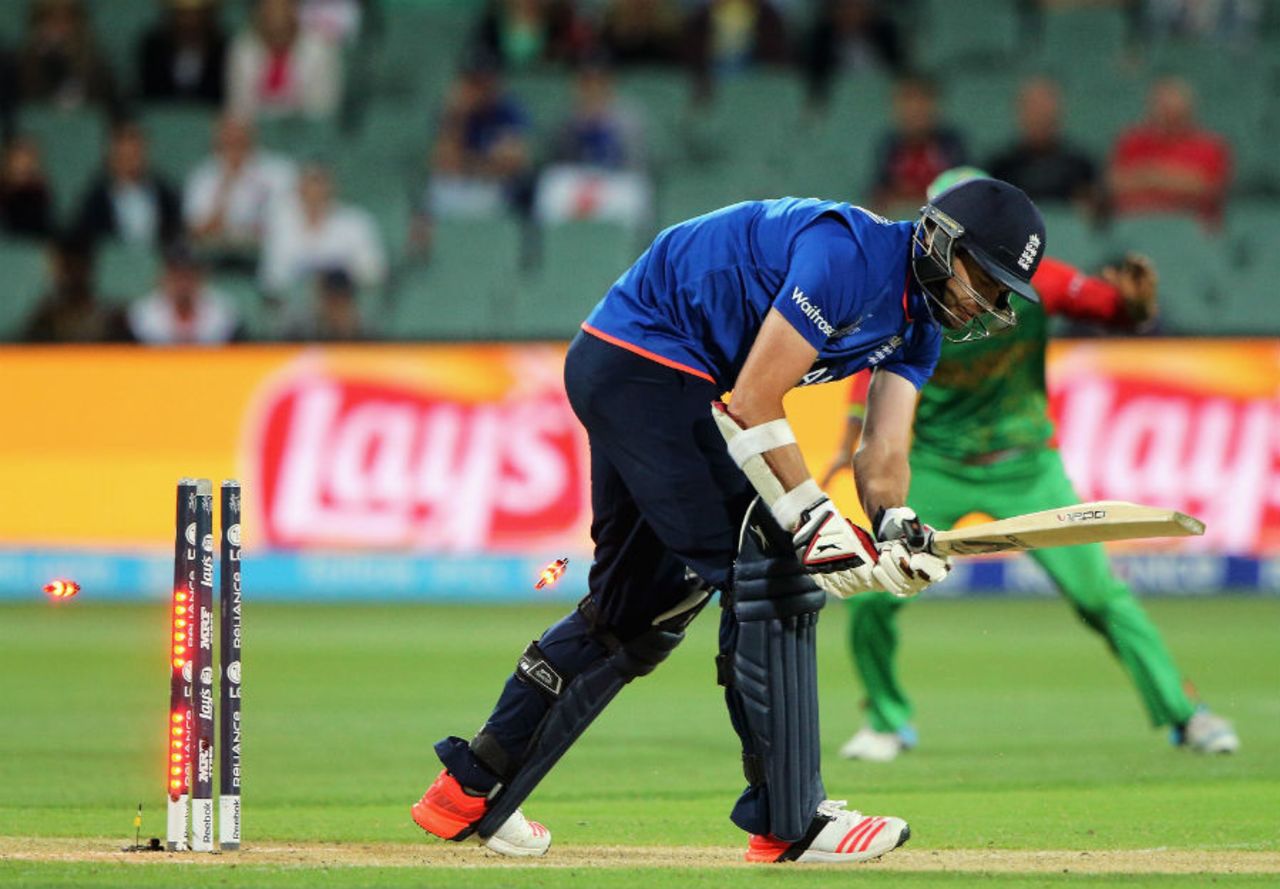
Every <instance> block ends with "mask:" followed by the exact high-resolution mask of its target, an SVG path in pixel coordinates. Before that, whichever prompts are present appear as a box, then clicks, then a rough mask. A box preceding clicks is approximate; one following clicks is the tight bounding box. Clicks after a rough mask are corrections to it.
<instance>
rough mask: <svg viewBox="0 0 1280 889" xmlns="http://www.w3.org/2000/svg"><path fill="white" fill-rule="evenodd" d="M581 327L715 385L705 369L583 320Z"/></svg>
mask: <svg viewBox="0 0 1280 889" xmlns="http://www.w3.org/2000/svg"><path fill="white" fill-rule="evenodd" d="M582 329H583V330H585V331H586V332H587V333H589V334H591V335H592V336H594V337H596V338H598V339H602V340H604V341H605V342H606V343H610V344H611V345H614V346H617V347H618V348H620V349H626V350H627V351H628V352H631V353H633V354H635V355H639V356H640V357H641V358H648V359H649V360H650V361H656V362H657V363H658V364H661V365H663V366H664V367H670V368H672V369H674V370H680V371H684V372H685V373H687V374H693V375H694V376H695V377H701V378H702V379H704V380H706V381H707V382H708V383H711V384H712V385H715V382H716V381H715V380H714V379H713V378H712V377H711V374H709V373H707V372H706V371H705V370H698V369H697V368H696V367H690V366H689V365H687V364H681V363H680V362H679V361H672V360H671V359H670V358H664V357H663V356H661V355H659V354H658V353H656V352H650V351H649V350H648V349H642V348H640V347H639V346H637V345H635V344H634V343H628V342H627V341H626V340H620V339H618V338H617V337H616V336H610V335H609V334H607V333H605V332H604V331H602V330H596V329H595V328H594V327H592V326H591V325H590V324H588V323H587V322H585V321H583V322H582Z"/></svg>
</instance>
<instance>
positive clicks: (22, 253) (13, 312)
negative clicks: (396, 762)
mask: <svg viewBox="0 0 1280 889" xmlns="http://www.w3.org/2000/svg"><path fill="white" fill-rule="evenodd" d="M45 263H46V259H45V249H44V247H42V246H40V245H39V244H36V243H34V242H30V241H16V240H7V239H2V238H0V269H3V270H4V282H5V285H4V299H2V300H0V342H2V341H5V340H12V339H17V338H18V337H20V336H21V335H22V332H23V330H24V329H25V328H26V325H27V321H28V319H29V318H30V317H31V314H32V312H34V311H35V308H36V306H37V305H38V304H39V302H40V297H41V296H42V295H43V293H44V289H45V268H46V266H45Z"/></svg>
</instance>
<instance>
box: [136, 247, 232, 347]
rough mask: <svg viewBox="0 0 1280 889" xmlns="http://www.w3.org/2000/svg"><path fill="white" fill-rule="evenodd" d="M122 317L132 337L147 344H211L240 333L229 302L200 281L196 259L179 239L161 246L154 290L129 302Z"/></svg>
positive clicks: (216, 343)
mask: <svg viewBox="0 0 1280 889" xmlns="http://www.w3.org/2000/svg"><path fill="white" fill-rule="evenodd" d="M125 317H126V323H127V325H128V330H129V334H130V335H131V336H132V338H133V339H134V340H136V341H137V342H139V343H145V344H146V345H150V346H178V345H203V346H212V345H218V344H221V343H227V342H230V341H232V340H234V339H239V338H240V335H241V331H240V321H239V318H238V316H237V314H236V310H235V307H234V305H233V304H232V302H231V300H230V299H228V298H227V297H226V296H225V295H224V294H222V293H220V292H219V291H217V290H215V289H214V288H213V287H211V286H209V284H208V283H206V281H205V278H204V269H203V267H202V266H201V264H200V262H199V260H198V259H197V258H196V256H195V254H194V253H192V252H191V249H190V248H189V247H188V246H187V245H185V244H183V243H181V242H175V243H174V244H171V245H170V246H169V247H168V248H166V249H165V252H164V269H163V270H162V271H161V273H160V279H159V281H157V282H156V289H155V290H153V291H151V293H149V294H147V295H146V296H144V297H142V298H140V299H137V300H134V301H133V302H132V303H131V304H130V305H129V309H128V312H127V313H126V316H125Z"/></svg>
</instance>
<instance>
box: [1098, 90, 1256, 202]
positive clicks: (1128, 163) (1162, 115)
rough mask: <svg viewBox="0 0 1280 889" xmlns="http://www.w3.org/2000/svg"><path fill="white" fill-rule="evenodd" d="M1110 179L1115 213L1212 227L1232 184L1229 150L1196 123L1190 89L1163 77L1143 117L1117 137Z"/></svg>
mask: <svg viewBox="0 0 1280 889" xmlns="http://www.w3.org/2000/svg"><path fill="white" fill-rule="evenodd" d="M1108 182H1109V185H1110V188H1111V199H1112V203H1113V207H1114V210H1115V213H1116V215H1119V216H1127V215H1135V214H1147V213H1177V214H1186V215H1191V216H1196V217H1198V218H1199V219H1200V220H1201V221H1202V222H1204V223H1205V225H1207V226H1209V227H1214V226H1217V225H1218V224H1219V223H1220V222H1221V220H1222V211H1223V207H1224V205H1225V203H1226V197H1227V187H1228V186H1229V185H1230V184H1231V149H1230V147H1229V146H1228V145H1227V142H1226V140H1225V139H1223V138H1222V137H1221V136H1219V135H1217V134H1216V133H1212V132H1210V131H1208V130H1205V129H1202V128H1201V127H1200V126H1199V124H1198V123H1197V122H1196V115H1195V96H1194V94H1193V93H1192V91H1191V87H1190V86H1188V85H1187V83H1186V82H1185V81H1183V80H1181V79H1180V78H1177V77H1166V78H1163V79H1161V80H1159V81H1157V82H1156V83H1155V84H1153V85H1152V87H1151V92H1150V93H1149V95H1148V99H1147V117H1146V119H1145V120H1144V121H1142V122H1141V123H1139V124H1138V125H1137V126H1134V127H1132V128H1131V129H1129V130H1126V131H1125V132H1124V133H1122V134H1121V135H1120V138H1119V139H1118V140H1117V141H1116V144H1115V146H1114V148H1113V149H1112V152H1111V164H1110V169H1109V170H1108Z"/></svg>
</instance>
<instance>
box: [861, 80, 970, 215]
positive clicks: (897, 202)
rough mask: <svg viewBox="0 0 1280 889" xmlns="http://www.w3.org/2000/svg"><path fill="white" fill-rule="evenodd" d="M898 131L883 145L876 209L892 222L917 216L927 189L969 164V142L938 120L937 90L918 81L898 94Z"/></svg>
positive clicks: (902, 85) (898, 87)
mask: <svg viewBox="0 0 1280 889" xmlns="http://www.w3.org/2000/svg"><path fill="white" fill-rule="evenodd" d="M893 118H894V124H893V127H892V128H891V129H890V130H889V131H888V132H887V133H885V134H884V135H883V136H882V137H881V139H880V145H879V149H878V151H877V154H876V169H875V179H874V181H873V183H872V198H871V203H872V205H873V206H874V207H876V209H878V210H880V211H881V212H882V213H884V214H885V215H886V216H890V217H894V218H897V217H898V216H909V215H914V214H915V213H916V212H917V211H918V209H919V208H920V206H921V205H922V204H923V203H924V201H925V189H926V188H927V187H928V185H929V183H930V182H932V181H933V180H934V179H936V178H937V177H938V176H939V175H941V174H942V173H943V172H944V171H945V170H949V169H951V168H952V167H958V166H961V165H963V164H964V163H965V161H966V157H965V154H966V152H965V147H964V140H963V139H962V138H961V137H960V134H959V132H957V131H956V130H955V129H953V128H952V127H950V126H948V125H947V124H945V123H943V122H942V121H941V120H940V119H939V114H938V91H937V87H936V86H935V84H934V83H933V81H932V80H930V79H929V78H927V77H922V76H918V75H913V76H909V77H903V78H901V79H899V80H898V82H897V83H896V84H895V85H894V88H893Z"/></svg>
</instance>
